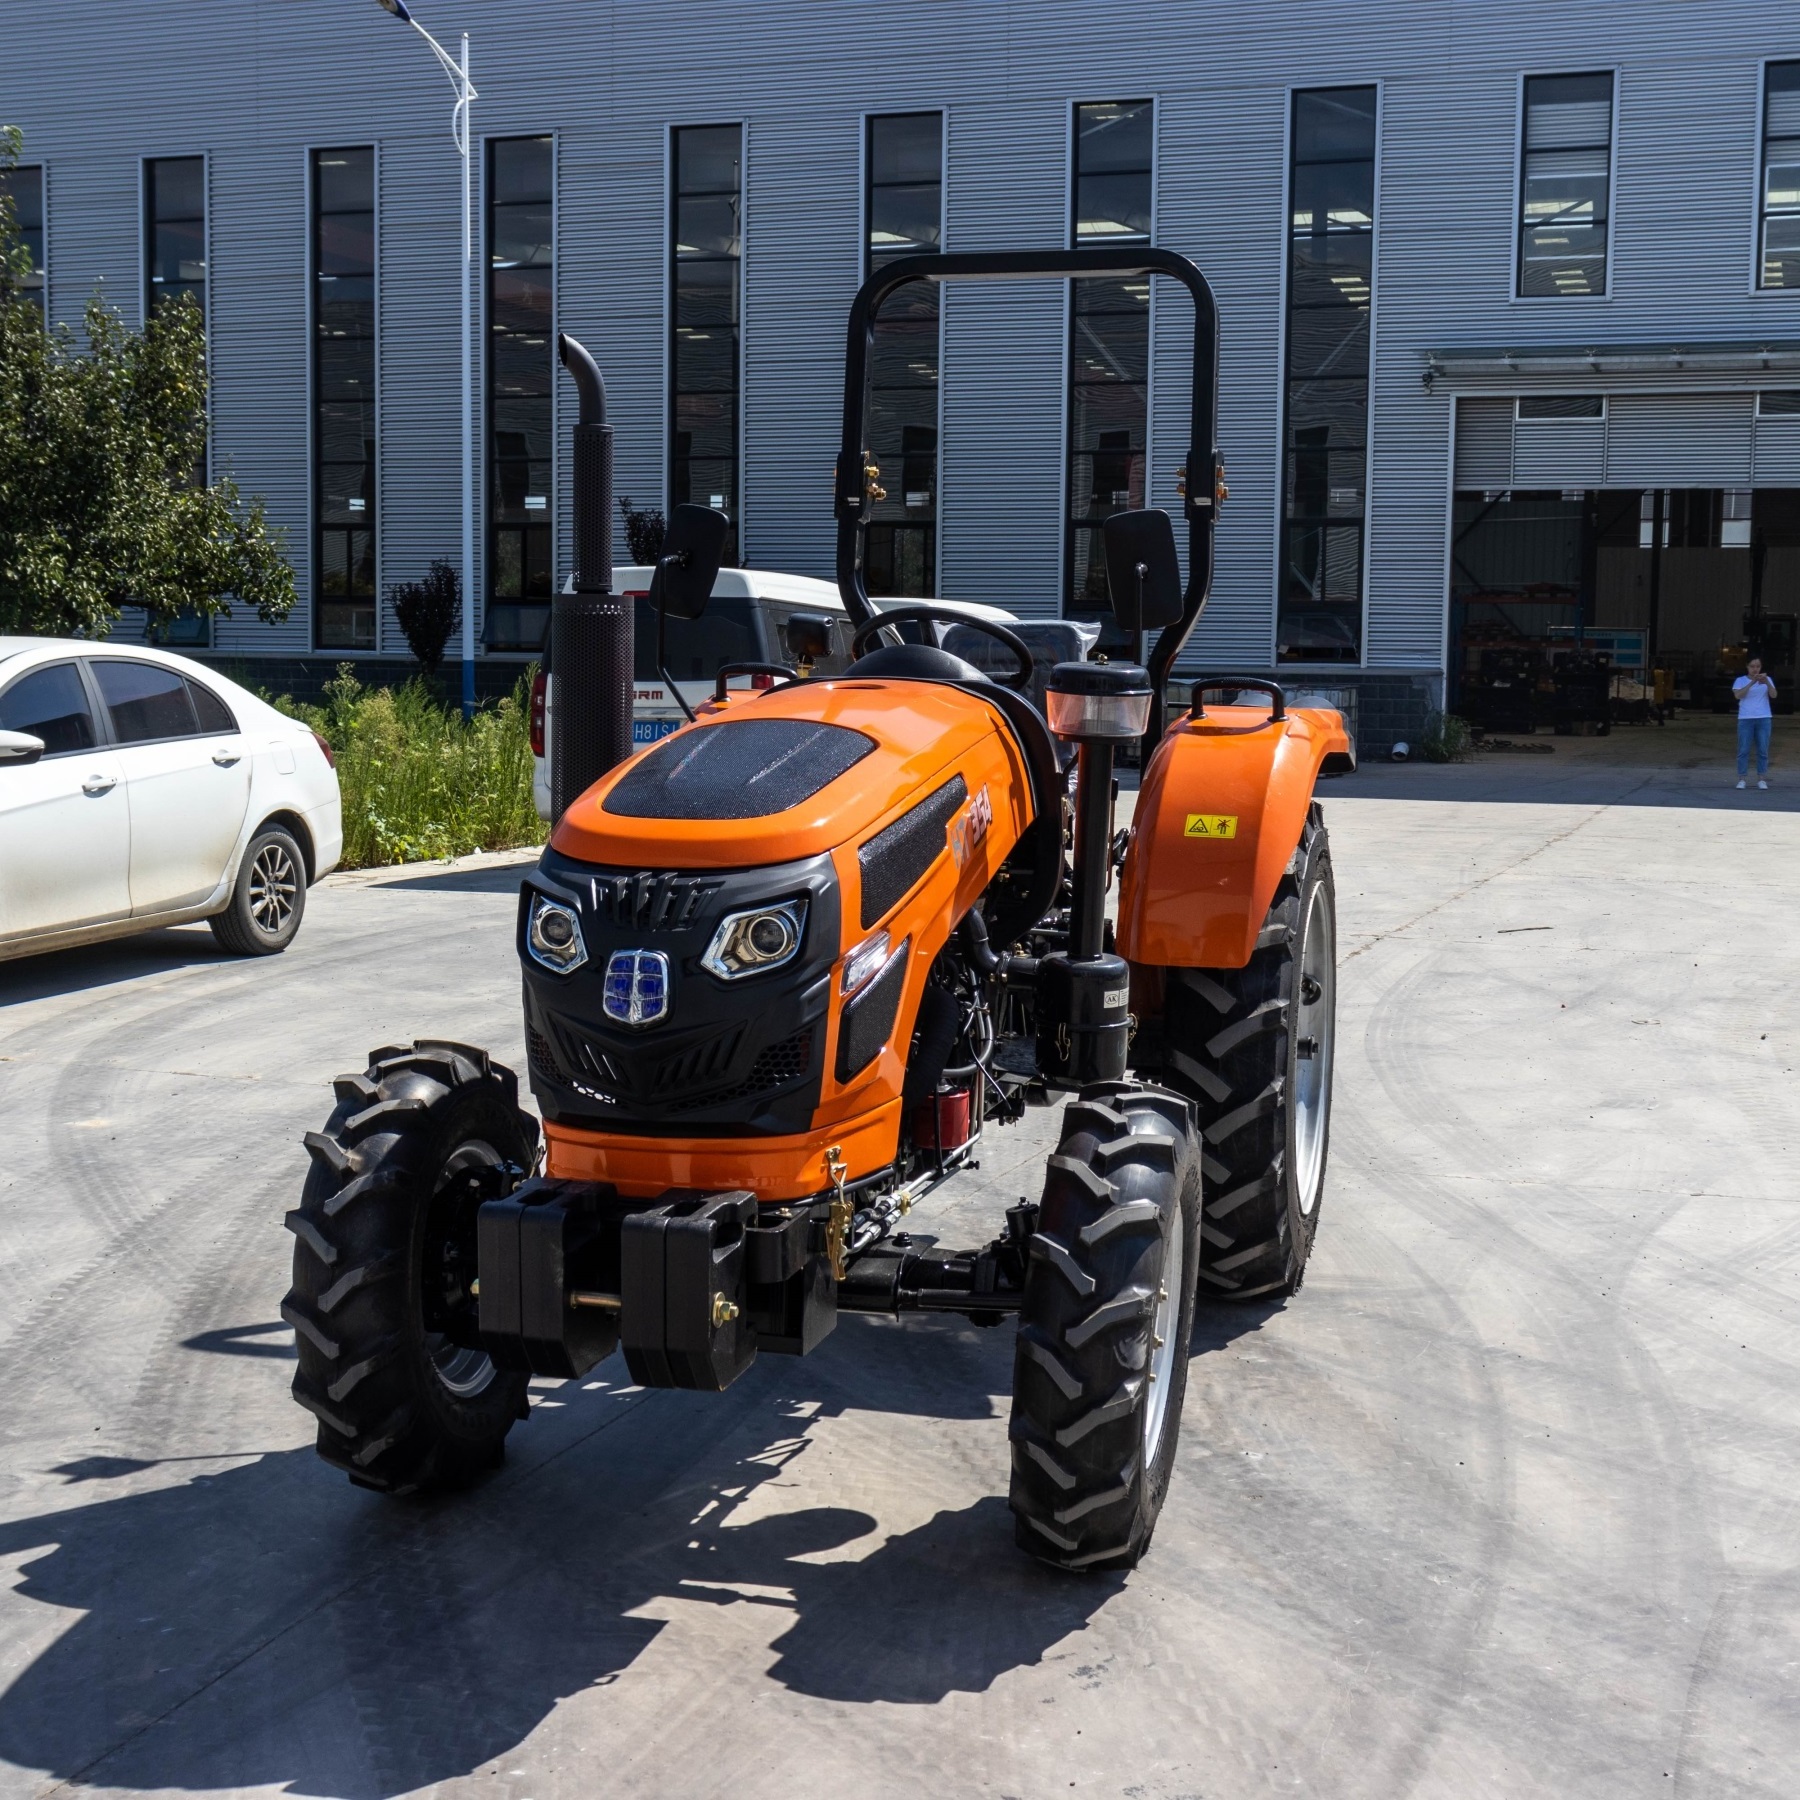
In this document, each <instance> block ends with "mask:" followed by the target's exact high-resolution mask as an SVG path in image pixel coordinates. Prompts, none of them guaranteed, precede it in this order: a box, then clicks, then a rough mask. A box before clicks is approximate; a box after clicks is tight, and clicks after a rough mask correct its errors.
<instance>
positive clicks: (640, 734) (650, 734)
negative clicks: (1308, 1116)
mask: <svg viewBox="0 0 1800 1800" xmlns="http://www.w3.org/2000/svg"><path fill="white" fill-rule="evenodd" d="M680 722H681V721H680V720H679V719H633V720H632V721H631V741H632V742H633V743H634V744H654V743H655V742H656V741H657V739H658V738H666V737H667V736H668V735H669V733H670V732H672V731H673V730H674V729H675V728H676V726H677V725H679V724H680Z"/></svg>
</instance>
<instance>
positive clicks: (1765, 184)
mask: <svg viewBox="0 0 1800 1800" xmlns="http://www.w3.org/2000/svg"><path fill="white" fill-rule="evenodd" d="M1783 64H1788V65H1792V66H1794V67H1796V68H1800V57H1794V56H1765V57H1764V58H1763V59H1762V61H1761V62H1760V63H1759V64H1758V65H1757V70H1756V138H1755V151H1754V156H1753V167H1754V169H1755V171H1756V186H1755V193H1754V198H1753V201H1752V205H1751V213H1750V219H1751V223H1750V293H1751V294H1752V295H1753V296H1763V295H1772V296H1780V295H1784V294H1786V295H1790V296H1791V295H1794V294H1800V284H1797V285H1796V286H1794V287H1791V288H1780V287H1769V286H1768V285H1767V284H1766V283H1765V282H1764V281H1763V256H1764V249H1763V246H1764V243H1765V241H1766V239H1767V234H1768V221H1769V208H1768V194H1769V71H1770V70H1771V69H1772V68H1775V67H1776V66H1777V65H1783ZM49 218H50V203H49V197H48V191H47V190H46V195H45V201H44V221H45V224H44V236H45V240H46V243H47V242H48V239H49ZM48 256H49V252H48V250H47V249H46V251H45V257H46V260H47V259H48ZM48 286H49V278H48V277H47V276H46V278H45V287H46V289H48ZM1759 410H1760V403H1759Z"/></svg>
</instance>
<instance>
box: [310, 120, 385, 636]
mask: <svg viewBox="0 0 1800 1800" xmlns="http://www.w3.org/2000/svg"><path fill="white" fill-rule="evenodd" d="M311 187H312V231H311V238H312V256H311V261H312V286H313V338H312V393H313V456H314V468H313V637H314V641H315V643H316V644H317V646H318V647H319V648H320V649H321V650H364V651H373V650H374V649H375V647H376V630H375V152H374V150H373V149H371V148H369V147H368V146H366V145H365V146H362V147H360V148H352V149H343V150H315V151H314V152H313V153H312V183H311Z"/></svg>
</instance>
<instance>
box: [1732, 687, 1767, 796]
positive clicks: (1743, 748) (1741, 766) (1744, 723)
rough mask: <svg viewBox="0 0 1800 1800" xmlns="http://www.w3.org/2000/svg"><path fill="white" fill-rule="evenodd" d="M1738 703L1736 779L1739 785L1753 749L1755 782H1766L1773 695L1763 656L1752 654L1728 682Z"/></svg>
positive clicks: (1745, 772)
mask: <svg viewBox="0 0 1800 1800" xmlns="http://www.w3.org/2000/svg"><path fill="white" fill-rule="evenodd" d="M1731 691H1732V693H1733V694H1735V695H1736V696H1737V703H1738V778H1737V784H1738V786H1739V787H1742V786H1743V785H1744V782H1745V780H1746V779H1747V778H1748V776H1749V774H1750V752H1751V750H1752V749H1754V750H1755V751H1756V785H1757V786H1758V787H1759V788H1766V787H1767V786H1768V785H1769V732H1770V730H1771V729H1772V727H1773V725H1774V719H1773V716H1772V713H1771V709H1770V706H1769V702H1770V701H1771V700H1772V699H1774V697H1775V684H1774V682H1772V681H1771V680H1770V679H1769V678H1768V676H1766V675H1765V674H1764V673H1763V666H1762V658H1761V657H1760V656H1753V657H1751V659H1750V660H1749V662H1748V663H1747V664H1746V665H1745V667H1744V672H1743V674H1741V675H1740V676H1739V677H1738V678H1737V680H1736V681H1734V682H1733V683H1732V684H1731Z"/></svg>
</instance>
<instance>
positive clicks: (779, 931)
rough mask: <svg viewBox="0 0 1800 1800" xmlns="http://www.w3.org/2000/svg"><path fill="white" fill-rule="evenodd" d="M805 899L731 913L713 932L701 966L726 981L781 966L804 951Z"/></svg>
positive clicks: (783, 901)
mask: <svg viewBox="0 0 1800 1800" xmlns="http://www.w3.org/2000/svg"><path fill="white" fill-rule="evenodd" d="M805 927H806V902H805V900H803V899H802V900H782V901H780V902H778V903H777V904H776V905H774V906H759V907H757V908H756V909H755V910H754V911H752V912H736V913H727V914H726V916H725V917H724V919H723V920H721V921H720V924H719V929H718V930H717V931H715V932H714V933H713V941H712V942H711V944H709V945H708V946H707V950H706V954H705V955H704V956H703V957H701V959H700V966H701V968H703V969H706V970H708V971H709V972H710V973H712V974H714V975H717V976H719V977H720V978H721V979H722V980H725V981H736V980H737V979H738V978H739V977H740V976H742V975H760V974H761V973H762V972H763V970H765V969H779V968H780V967H781V966H782V964H783V963H790V962H792V961H793V960H794V958H795V957H796V956H798V955H799V954H800V937H801V933H802V932H803V931H804V929H805Z"/></svg>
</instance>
